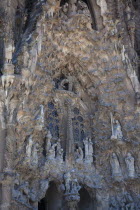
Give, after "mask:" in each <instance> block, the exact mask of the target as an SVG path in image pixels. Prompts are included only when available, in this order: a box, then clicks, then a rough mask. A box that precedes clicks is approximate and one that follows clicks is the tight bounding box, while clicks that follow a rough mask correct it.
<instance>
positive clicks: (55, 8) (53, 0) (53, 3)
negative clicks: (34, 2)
mask: <svg viewBox="0 0 140 210" xmlns="http://www.w3.org/2000/svg"><path fill="white" fill-rule="evenodd" d="M47 3H48V4H47V6H46V10H47V11H46V12H47V17H49V18H52V17H54V15H55V14H58V12H59V10H60V1H59V0H58V1H57V0H48V1H47Z"/></svg>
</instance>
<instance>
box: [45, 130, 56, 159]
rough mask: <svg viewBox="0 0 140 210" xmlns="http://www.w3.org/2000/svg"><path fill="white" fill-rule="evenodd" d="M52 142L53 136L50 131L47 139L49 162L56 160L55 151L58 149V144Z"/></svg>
mask: <svg viewBox="0 0 140 210" xmlns="http://www.w3.org/2000/svg"><path fill="white" fill-rule="evenodd" d="M51 140H52V135H51V133H50V131H48V134H47V139H46V158H47V159H48V160H54V159H55V157H56V154H55V153H56V150H55V149H56V147H57V144H52V143H51Z"/></svg>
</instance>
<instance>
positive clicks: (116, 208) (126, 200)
mask: <svg viewBox="0 0 140 210" xmlns="http://www.w3.org/2000/svg"><path fill="white" fill-rule="evenodd" d="M120 209H121V210H136V207H135V204H134V201H133V198H132V197H131V195H130V194H129V193H124V194H123V195H122V196H121V197H120V198H115V197H114V196H112V197H111V198H110V204H109V210H120Z"/></svg>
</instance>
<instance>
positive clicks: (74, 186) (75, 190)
mask: <svg viewBox="0 0 140 210" xmlns="http://www.w3.org/2000/svg"><path fill="white" fill-rule="evenodd" d="M71 185H72V186H71V193H72V194H78V191H79V190H80V188H81V187H80V186H79V184H78V181H77V179H76V178H75V179H73V180H72V183H71Z"/></svg>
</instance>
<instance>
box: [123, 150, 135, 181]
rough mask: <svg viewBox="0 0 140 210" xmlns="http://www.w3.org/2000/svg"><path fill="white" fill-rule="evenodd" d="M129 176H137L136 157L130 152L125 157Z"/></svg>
mask: <svg viewBox="0 0 140 210" xmlns="http://www.w3.org/2000/svg"><path fill="white" fill-rule="evenodd" d="M125 162H126V166H127V171H128V176H129V177H131V178H134V177H135V166H134V158H133V157H132V155H131V153H128V154H127V156H126V158H125Z"/></svg>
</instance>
